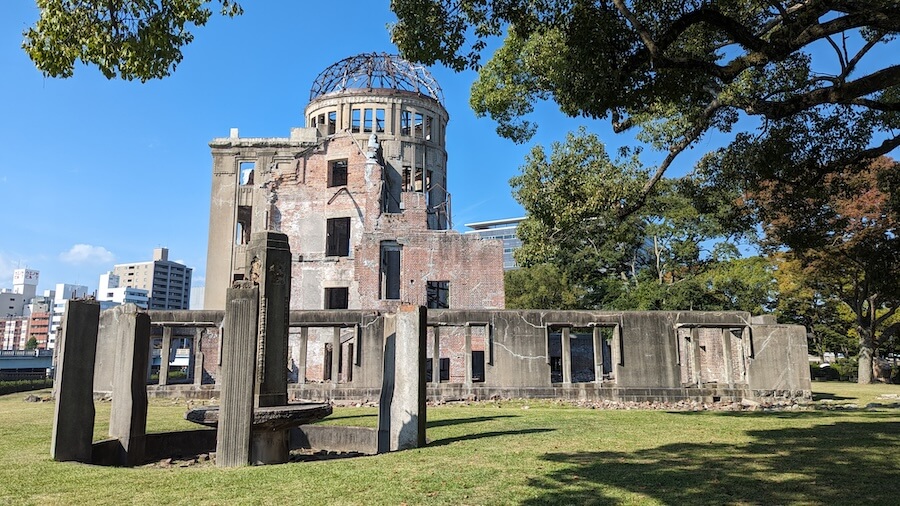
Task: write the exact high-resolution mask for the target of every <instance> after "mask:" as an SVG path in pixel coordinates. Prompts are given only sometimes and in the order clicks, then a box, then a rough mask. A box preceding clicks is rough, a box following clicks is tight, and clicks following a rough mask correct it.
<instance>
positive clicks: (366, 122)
mask: <svg viewBox="0 0 900 506" xmlns="http://www.w3.org/2000/svg"><path fill="white" fill-rule="evenodd" d="M363 132H366V133H371V132H372V109H365V110H363Z"/></svg>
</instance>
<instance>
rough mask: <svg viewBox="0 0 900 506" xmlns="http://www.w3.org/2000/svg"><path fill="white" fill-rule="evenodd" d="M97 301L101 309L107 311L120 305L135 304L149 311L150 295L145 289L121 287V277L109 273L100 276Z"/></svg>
mask: <svg viewBox="0 0 900 506" xmlns="http://www.w3.org/2000/svg"><path fill="white" fill-rule="evenodd" d="M97 286H98V288H97V300H98V301H99V302H100V308H101V309H107V308H110V307H112V306H117V305H119V304H134V305H136V306H137V307H139V308H143V309H147V307H148V305H149V300H150V297H149V293H148V292H147V290H144V289H143V288H134V287H132V286H121V284H120V281H119V276H117V275H116V274H113V273H112V272H107V273H105V274H102V275H101V276H100V283H99V284H98V285H97Z"/></svg>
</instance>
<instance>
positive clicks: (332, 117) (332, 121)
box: [328, 111, 337, 135]
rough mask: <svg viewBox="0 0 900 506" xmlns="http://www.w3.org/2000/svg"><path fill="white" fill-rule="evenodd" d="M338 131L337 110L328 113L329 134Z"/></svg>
mask: <svg viewBox="0 0 900 506" xmlns="http://www.w3.org/2000/svg"><path fill="white" fill-rule="evenodd" d="M336 131H337V111H331V112H329V113H328V134H329V135H331V134H334V133H335V132H336Z"/></svg>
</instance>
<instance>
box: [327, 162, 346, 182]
mask: <svg viewBox="0 0 900 506" xmlns="http://www.w3.org/2000/svg"><path fill="white" fill-rule="evenodd" d="M332 186H347V160H332V161H330V162H328V187H329V188H330V187H332Z"/></svg>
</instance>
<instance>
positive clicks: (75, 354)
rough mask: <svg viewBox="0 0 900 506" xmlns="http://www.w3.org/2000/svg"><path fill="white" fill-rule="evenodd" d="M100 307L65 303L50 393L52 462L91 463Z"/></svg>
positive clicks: (83, 302)
mask: <svg viewBox="0 0 900 506" xmlns="http://www.w3.org/2000/svg"><path fill="white" fill-rule="evenodd" d="M99 323H100V304H99V303H97V302H95V301H78V300H70V301H68V302H66V312H65V315H64V316H63V321H62V331H61V333H60V336H61V337H60V340H59V343H58V346H57V353H58V355H57V364H56V380H55V382H54V386H53V390H54V392H55V395H56V406H55V408H54V412H53V435H52V438H51V441H50V455H51V456H52V457H53V460H58V461H69V460H74V461H77V462H90V461H91V453H92V449H91V441H92V439H93V436H94V397H93V392H92V391H91V390H92V385H93V382H94V356H95V354H96V350H97V329H98V327H99Z"/></svg>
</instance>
